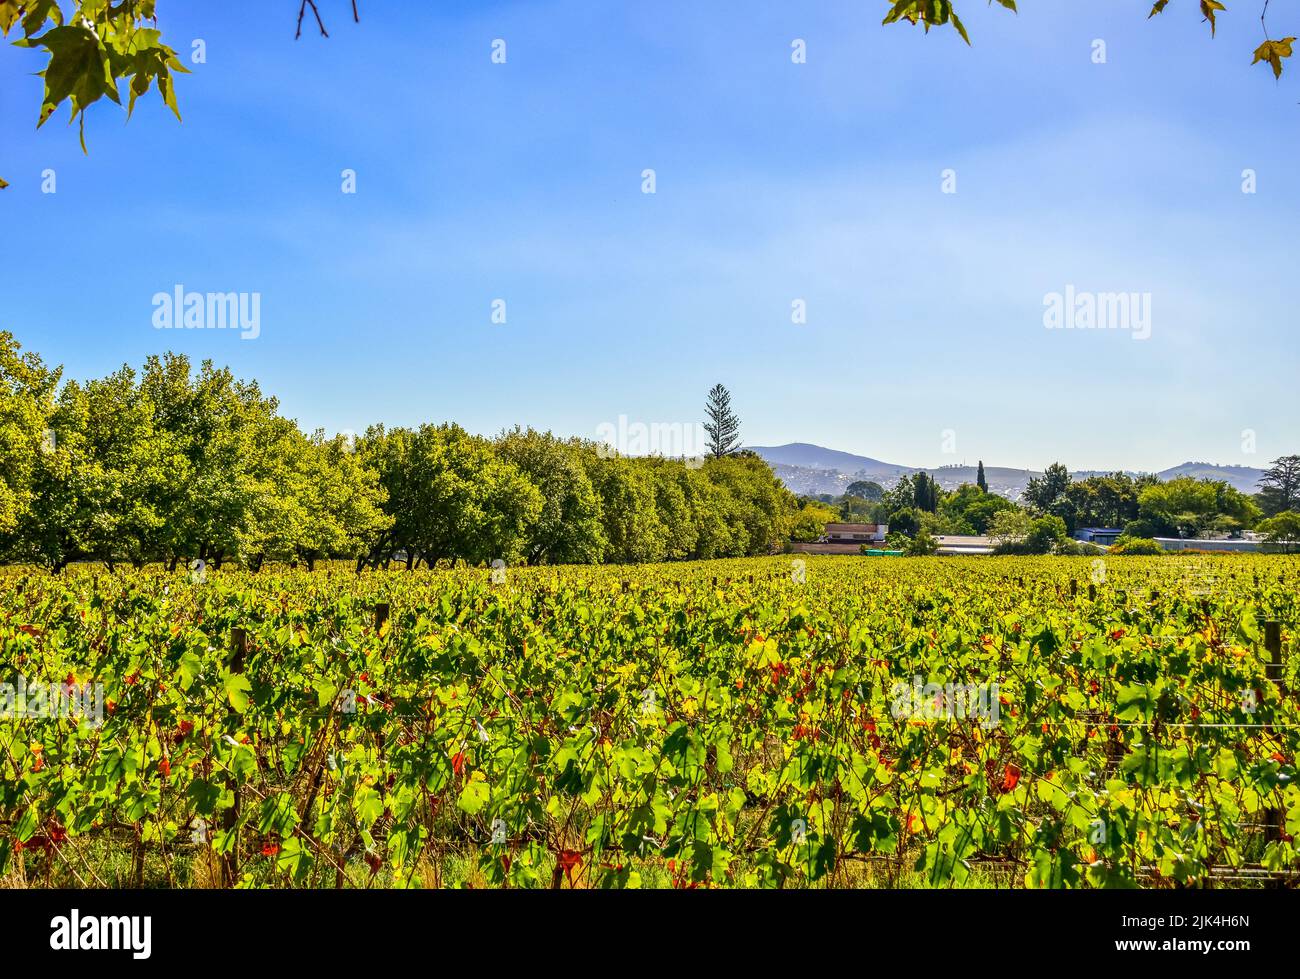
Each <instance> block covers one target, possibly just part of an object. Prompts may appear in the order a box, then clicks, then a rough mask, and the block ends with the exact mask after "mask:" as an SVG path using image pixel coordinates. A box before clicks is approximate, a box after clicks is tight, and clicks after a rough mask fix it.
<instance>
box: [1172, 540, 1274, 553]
mask: <svg viewBox="0 0 1300 979" xmlns="http://www.w3.org/2000/svg"><path fill="white" fill-rule="evenodd" d="M1155 541H1156V543H1157V544H1159V545H1160V549H1161V550H1164V551H1235V552H1236V553H1239V554H1243V553H1244V554H1254V553H1257V552H1259V551H1260V550H1261V547H1260V542H1259V541H1257V540H1240V539H1235V538H1230V537H1225V538H1222V539H1221V540H1184V539H1183V538H1181V537H1157V538H1156V539H1155Z"/></svg>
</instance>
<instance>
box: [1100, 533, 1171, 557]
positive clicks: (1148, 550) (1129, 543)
mask: <svg viewBox="0 0 1300 979" xmlns="http://www.w3.org/2000/svg"><path fill="white" fill-rule="evenodd" d="M1109 553H1111V554H1120V555H1124V554H1128V555H1134V554H1138V555H1141V554H1164V553H1165V551H1164V550H1163V549H1162V548H1161V547H1160V545H1159V544H1157V543H1156V542H1155V541H1153V540H1152V539H1151V538H1150V537H1130V536H1129V535H1128V534H1123V535H1122V536H1120V537H1117V538H1116V539H1115V543H1114V544H1112V545H1111V547H1110V551H1109Z"/></svg>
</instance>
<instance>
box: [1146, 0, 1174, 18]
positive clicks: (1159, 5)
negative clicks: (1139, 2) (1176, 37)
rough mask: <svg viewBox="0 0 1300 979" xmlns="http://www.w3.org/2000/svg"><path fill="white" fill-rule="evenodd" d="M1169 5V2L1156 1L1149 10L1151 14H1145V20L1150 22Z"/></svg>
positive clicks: (1163, 0)
mask: <svg viewBox="0 0 1300 979" xmlns="http://www.w3.org/2000/svg"><path fill="white" fill-rule="evenodd" d="M1168 5H1169V0H1156V5H1155V6H1154V7H1152V8H1151V13H1149V14H1147V20H1150V19H1151V18H1152V17H1154V16H1155V15H1156V14H1158V13H1160V12H1161V11H1163V10H1164V9H1165V7H1167V6H1168Z"/></svg>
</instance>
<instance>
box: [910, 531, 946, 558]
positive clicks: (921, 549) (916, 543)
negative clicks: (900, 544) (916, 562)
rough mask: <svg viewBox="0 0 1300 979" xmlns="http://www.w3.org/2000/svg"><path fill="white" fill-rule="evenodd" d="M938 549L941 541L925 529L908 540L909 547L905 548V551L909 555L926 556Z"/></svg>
mask: <svg viewBox="0 0 1300 979" xmlns="http://www.w3.org/2000/svg"><path fill="white" fill-rule="evenodd" d="M938 549H939V542H938V541H937V540H935V539H934V538H933V537H931V536H930V535H929V534H927V533H926V532H925V531H921V533H919V534H917V535H916V536H915V537H913V538H912V539H911V540H910V541H908V542H907V547H905V548H904V549H903V553H904V554H906V555H907V556H908V557H925V556H926V555H928V554H933V553H934V552H935V551H937V550H938Z"/></svg>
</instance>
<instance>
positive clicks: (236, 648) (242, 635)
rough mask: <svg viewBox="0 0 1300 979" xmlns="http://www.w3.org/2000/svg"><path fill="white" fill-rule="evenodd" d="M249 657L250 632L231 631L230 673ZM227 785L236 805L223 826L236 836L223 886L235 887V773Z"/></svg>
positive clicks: (223, 857)
mask: <svg viewBox="0 0 1300 979" xmlns="http://www.w3.org/2000/svg"><path fill="white" fill-rule="evenodd" d="M247 655H248V630H247V629H241V628H239V627H238V626H236V627H235V628H233V629H231V630H230V672H231V673H243V672H244V660H245V658H246V657H247ZM226 785H227V787H228V788H229V789H230V791H231V792H232V793H234V796H235V804H234V805H233V806H231V807H230V808H229V809H227V810H226V815H225V818H224V820H223V825H224V828H225V830H226V832H227V833H233V834H235V836H234V839H233V840H232V841H231V844H230V850H229V851H228V852H226V853H223V854H222V855H221V886H222V887H234V886H235V882H236V881H238V880H239V836H238V832H239V783H238V782H237V781H235V776H234V774H233V773H231V774H230V775H228V776H227V779H226Z"/></svg>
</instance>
